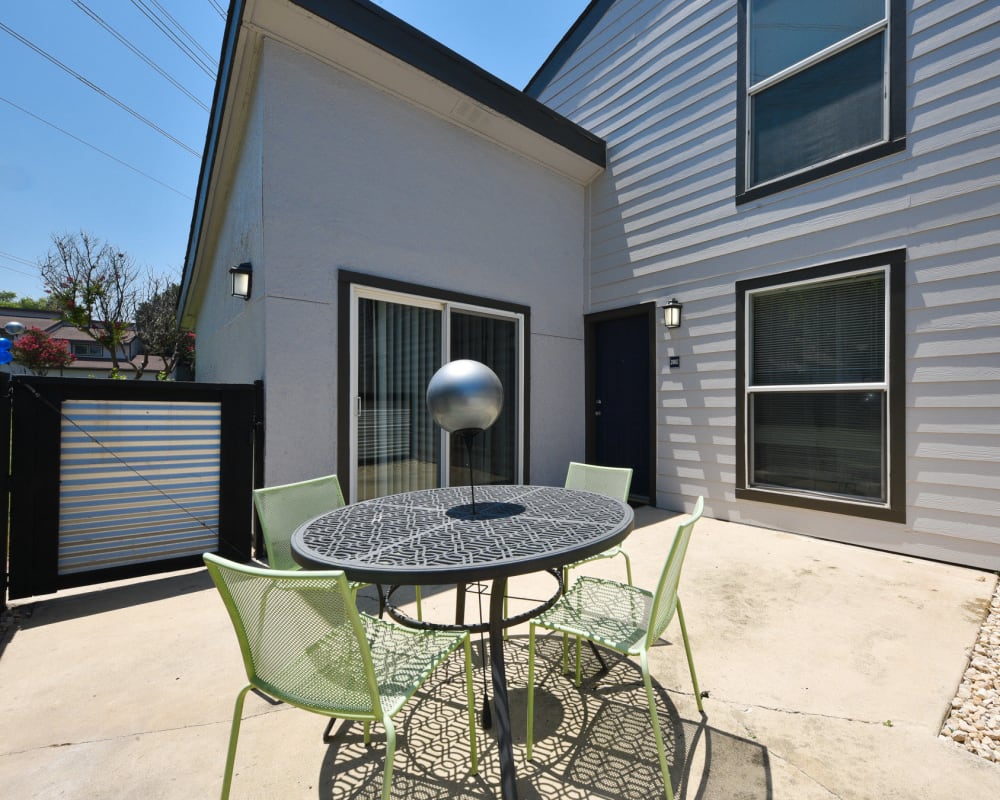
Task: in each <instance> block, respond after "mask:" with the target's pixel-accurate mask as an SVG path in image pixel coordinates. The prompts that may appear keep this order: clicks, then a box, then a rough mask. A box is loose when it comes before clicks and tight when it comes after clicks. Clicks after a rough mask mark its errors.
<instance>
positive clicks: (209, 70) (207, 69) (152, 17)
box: [132, 0, 215, 79]
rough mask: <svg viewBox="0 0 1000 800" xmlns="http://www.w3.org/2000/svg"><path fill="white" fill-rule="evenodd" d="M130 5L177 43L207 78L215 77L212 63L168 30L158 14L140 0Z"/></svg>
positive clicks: (134, 0) (133, 0) (135, 0)
mask: <svg viewBox="0 0 1000 800" xmlns="http://www.w3.org/2000/svg"><path fill="white" fill-rule="evenodd" d="M132 5H134V6H135V7H136V8H137V9H139V11H141V12H142V13H143V14H144V15H145V17H146V19H148V20H149V21H150V22H152V23H153V24H154V25H155V26H156V27H157V28H159V30H160V32H162V33H163V35H164V36H166V37H167V38H168V39H170V41H172V42H173V43H174V44H175V45H177V47H179V48H180V50H181V52H182V53H184V55H186V56H187V57H188V58H190V59H191V61H193V62H194V63H195V65H196V66H198V67H200V68H201V70H202V71H203V72H204V73H205V74H206V75H208V77H209V78H213V79H214V78H215V72H214V70H213V65H211V64H208V63H206V62H205V61H203V60H202V59H201V57H200V56H198V54H197V53H195V52H194V51H193V50H192V49H191V48H190V47H188V46H187V45H186V44H185V43H184V42H182V41H181V39H180V37H179V36H178V35H177V34H176V33H174V32H173V31H172V30H170V27H169V26H168V25H167V24H166V23H164V22H163V20H161V19H160V18H159V17H158V16H156V14H154V13H153V11H151V10H150V9H149V7H147V6H146V5H145V4H144V3H143V2H142V0H132Z"/></svg>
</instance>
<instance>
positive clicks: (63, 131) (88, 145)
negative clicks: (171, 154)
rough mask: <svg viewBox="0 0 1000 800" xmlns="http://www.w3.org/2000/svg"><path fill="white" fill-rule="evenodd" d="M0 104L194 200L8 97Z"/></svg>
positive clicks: (1, 100)
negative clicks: (4, 104) (14, 109)
mask: <svg viewBox="0 0 1000 800" xmlns="http://www.w3.org/2000/svg"><path fill="white" fill-rule="evenodd" d="M0 102H4V103H6V104H7V105H9V106H13V107H14V108H16V109H17V110H18V111H20V112H22V113H24V114H27V115H28V116H29V117H32V118H33V119H37V120H38V121H39V122H41V123H42V124H44V125H48V126H49V127H50V128H54V129H55V130H57V131H59V133H62V134H64V135H66V136H68V137H69V138H70V139H75V140H76V141H78V142H79V143H80V144H82V145H86V146H87V147H89V148H90V149H91V150H96V151H97V152H98V153H100V154H101V155H102V156H105V157H107V158H110V159H111V160H112V161H117V162H118V163H119V164H121V165H122V166H123V167H128V168H129V169H130V170H132V171H133V172H136V173H138V174H139V175H142V177H144V178H148V179H149V180H151V181H153V183H158V184H160V186H162V187H164V188H165V189H169V190H170V191H172V192H174V193H176V194H179V195H180V196H181V197H183V198H185V199H187V200H194V198H193V197H192V196H191V195H189V194H184V192H182V191H181V190H180V189H175V188H174V187H173V186H171V185H170V184H168V183H164V182H163V181H161V180H160V179H159V178H154V177H153V176H152V175H148V174H146V173H145V172H143V171H142V170H141V169H139V168H138V167H134V166H132V165H131V164H129V163H128V162H127V161H122V160H121V159H120V158H118V157H117V156H113V155H111V153H106V152H105V151H104V150H102V149H101V148H100V147H97V146H96V145H93V144H91V143H90V142H86V141H84V140H83V139H81V138H80V137H79V136H76V135H74V134H72V133H70V132H69V131H67V130H64V129H62V128H60V127H59V126H58V125H55V124H54V123H52V122H49V121H48V120H47V119H43V118H42V117H40V116H38V115H37V114H33V113H31V112H30V111H28V109H26V108H22V107H21V106H19V105H18V104H17V103H14V102H11V101H10V100H8V99H7V98H6V97H0Z"/></svg>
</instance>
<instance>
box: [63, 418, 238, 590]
mask: <svg viewBox="0 0 1000 800" xmlns="http://www.w3.org/2000/svg"><path fill="white" fill-rule="evenodd" d="M62 413H63V418H62V431H61V448H60V482H61V488H60V492H59V561H58V570H59V574H60V575H67V574H72V573H78V572H87V571H93V570H96V569H106V568H110V567H120V566H125V565H128V564H136V563H143V562H149V561H159V560H163V559H168V558H179V557H182V556H192V555H198V554H200V553H203V552H205V551H215V550H217V549H218V541H219V534H218V528H219V454H220V442H221V434H220V425H221V419H222V412H221V406H220V404H219V403H182V402H166V403H164V402H155V403H152V402H150V403H146V402H138V401H121V402H115V401H106V400H93V401H86V400H66V401H65V402H63V404H62Z"/></svg>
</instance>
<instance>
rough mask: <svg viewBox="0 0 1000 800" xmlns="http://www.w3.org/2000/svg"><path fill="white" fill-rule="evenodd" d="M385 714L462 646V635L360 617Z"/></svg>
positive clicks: (390, 713)
mask: <svg viewBox="0 0 1000 800" xmlns="http://www.w3.org/2000/svg"><path fill="white" fill-rule="evenodd" d="M361 622H362V624H364V626H365V632H366V634H367V637H368V642H369V644H370V645H371V648H372V665H373V666H374V668H375V679H376V680H377V681H378V691H379V696H380V698H381V700H382V708H383V710H384V711H385V713H386V714H389V715H392V714H395V713H396V711H398V710H399V709H400V708H401V707H402V706H403V705H404V704H405V703H406V701H407V700H409V699H410V698H411V697H413V695H414V693H415V692H416V691H417V690H418V689H419V688H420V686H421V684H422V683H423V682H424V681H425V680H426V679H427V678H428V677H429V676H430V674H431V673H432V672H433V671H434V669H435V667H437V666H438V665H439V664H440V663H441V662H442V661H444V660H445V659H446V658H447V657H448V656H449V655H451V653H452V652H454V651H455V650H456V649H457V648H459V647H461V646H462V640H463V636H464V634H462V633H452V632H448V631H434V630H426V631H425V630H414V629H407V628H400V627H399V626H398V625H393V624H391V623H389V622H385V621H383V620H380V619H376V618H375V617H370V616H368V615H367V614H362V615H361Z"/></svg>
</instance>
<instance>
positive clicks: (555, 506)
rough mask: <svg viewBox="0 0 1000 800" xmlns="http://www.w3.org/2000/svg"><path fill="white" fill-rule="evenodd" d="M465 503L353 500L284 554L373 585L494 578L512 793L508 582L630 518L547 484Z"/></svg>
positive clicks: (498, 673)
mask: <svg viewBox="0 0 1000 800" xmlns="http://www.w3.org/2000/svg"><path fill="white" fill-rule="evenodd" d="M470 500H471V495H470V490H469V487H450V488H445V489H423V490H418V491H414V492H405V493H403V494H395V495H389V496H387V497H379V498H376V499H374V500H365V501H363V502H360V503H352V504H350V505H347V506H343V507H342V508H337V509H333V510H331V511H328V512H326V513H325V514H321V515H320V516H318V517H316V518H315V519H313V520H311V521H309V522H306V523H305V524H303V525H301V526H300V527H299V528H298V529H297V530H296V531H295V533H294V534H293V535H292V556H293V557H294V558H295V560H296V561H297V562H298V563H299V564H301V565H302V566H303V567H306V568H309V569H340V570H343V571H344V572H345V573H346V575H347V578H348V579H349V580H352V581H359V582H363V583H374V584H377V585H379V586H382V585H390V586H396V585H411V586H427V585H432V584H451V583H454V584H457V585H459V586H464V585H465V584H467V583H474V582H476V581H482V580H492V581H493V586H492V589H491V592H490V611H489V622H488V627H489V636H490V652H491V653H492V657H491V658H490V667H491V671H492V677H493V696H494V712H495V728H496V732H497V743H498V746H499V752H500V776H501V792H502V797H503V798H504V800H515V798H516V797H517V788H516V771H515V767H514V754H513V748H512V744H511V735H510V712H509V705H508V698H507V674H506V670H505V668H504V660H503V628H504V625H505V624H506V622H507V621H506V620H505V619H504V613H503V605H504V602H503V601H504V596H505V594H506V587H507V579H508V578H509V577H512V576H514V575H524V574H527V573H531V572H539V571H542V570H558V569H560V568H561V567H562V566H563V565H565V564H570V563H573V562H575V561H579V560H580V559H583V558H587V557H588V556H592V555H596V554H597V553H600V552H601V551H603V550H606V549H608V548H609V547H611V546H612V545H615V544H618V543H620V542H621V541H623V540H624V539H625V537H626V536H628V535H629V533H631V532H632V527H633V525H634V516H633V513H632V509H631V508H630V507H629V505H628V504H627V503H623V502H621V501H620V500H615V499H613V498H610V497H605V496H604V495H599V494H593V493H591V492H581V491H575V490H571V489H561V488H556V487H550V486H477V487H476V489H475V506H474V507H473V505H472V503H471V502H470ZM540 610H541V607H540V608H539V609H538V611H540Z"/></svg>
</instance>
